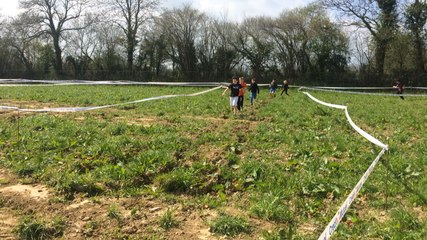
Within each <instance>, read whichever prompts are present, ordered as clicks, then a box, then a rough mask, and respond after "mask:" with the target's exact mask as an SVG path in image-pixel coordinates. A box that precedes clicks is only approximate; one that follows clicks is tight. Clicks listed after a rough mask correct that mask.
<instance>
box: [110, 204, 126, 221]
mask: <svg viewBox="0 0 427 240" xmlns="http://www.w3.org/2000/svg"><path fill="white" fill-rule="evenodd" d="M107 216H108V217H109V218H112V219H116V220H117V221H119V222H120V221H121V220H122V214H121V213H120V209H119V207H117V205H116V204H111V205H110V206H109V207H108V214H107Z"/></svg>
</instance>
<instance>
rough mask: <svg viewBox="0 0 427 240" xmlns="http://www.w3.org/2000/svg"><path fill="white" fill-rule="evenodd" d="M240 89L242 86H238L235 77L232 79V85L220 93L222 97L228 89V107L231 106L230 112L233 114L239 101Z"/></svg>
mask: <svg viewBox="0 0 427 240" xmlns="http://www.w3.org/2000/svg"><path fill="white" fill-rule="evenodd" d="M241 88H242V85H240V84H239V83H238V82H237V77H233V83H232V84H230V85H228V87H227V88H226V89H225V90H224V92H223V93H222V95H224V94H225V92H227V90H228V89H230V91H231V93H230V106H231V111H233V114H236V113H237V111H238V110H237V101H238V100H239V90H240V89H241Z"/></svg>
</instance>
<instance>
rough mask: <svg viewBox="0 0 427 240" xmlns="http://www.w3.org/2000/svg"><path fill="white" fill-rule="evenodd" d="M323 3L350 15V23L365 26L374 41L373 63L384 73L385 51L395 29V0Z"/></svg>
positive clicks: (326, 1)
mask: <svg viewBox="0 0 427 240" xmlns="http://www.w3.org/2000/svg"><path fill="white" fill-rule="evenodd" d="M323 3H324V4H325V5H326V6H328V7H330V8H332V9H335V10H337V11H338V12H340V13H341V14H342V15H343V16H347V17H350V20H351V21H352V22H351V23H350V24H351V25H354V26H357V27H362V28H366V29H367V30H368V31H369V32H370V34H371V35H372V37H373V40H374V42H375V47H376V49H375V65H376V68H377V72H378V74H379V77H380V78H381V77H382V76H383V74H384V60H385V57H386V51H387V48H388V46H389V44H390V43H391V41H392V40H393V37H394V35H395V32H396V30H397V13H396V9H397V2H396V0H357V1H354V0H323Z"/></svg>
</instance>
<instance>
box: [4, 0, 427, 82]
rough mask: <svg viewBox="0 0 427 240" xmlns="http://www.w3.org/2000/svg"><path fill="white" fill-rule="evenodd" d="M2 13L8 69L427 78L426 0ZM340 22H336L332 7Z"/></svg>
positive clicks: (110, 2) (87, 6) (61, 0)
mask: <svg viewBox="0 0 427 240" xmlns="http://www.w3.org/2000/svg"><path fill="white" fill-rule="evenodd" d="M20 7H21V8H22V9H23V13H22V14H20V15H19V16H16V17H14V18H0V24H1V30H0V77H1V78H32V79H34V78H49V79H64V78H77V79H92V80H105V79H128V80H141V81H151V80H164V81H166V80H167V81H171V80H176V81H178V80H184V81H225V80H228V79H229V78H230V77H231V76H232V75H235V74H239V75H240V74H244V75H248V76H255V77H256V78H258V79H260V80H261V81H269V80H270V79H272V78H288V79H291V80H292V81H294V82H296V81H300V82H303V81H304V82H314V83H317V84H318V83H325V84H326V83H332V82H333V83H337V82H339V83H341V84H356V83H359V84H367V83H370V84H376V85H378V84H379V83H383V82H384V81H387V80H389V78H390V77H393V78H394V77H402V76H405V77H407V79H408V80H409V79H410V80H411V81H413V82H412V84H423V83H425V80H424V76H425V71H426V70H425V57H424V55H425V43H426V34H425V23H426V19H427V5H426V3H425V2H421V1H413V2H411V3H399V2H397V1H396V0H376V1H371V0H358V1H354V0H323V1H321V2H318V3H315V4H310V5H308V6H306V7H303V8H297V9H293V10H285V11H283V12H282V14H281V15H280V16H279V17H276V18H271V17H253V18H247V19H245V20H244V21H243V22H242V23H234V22H231V21H228V20H227V19H213V18H211V17H209V16H207V15H206V14H205V13H203V12H200V11H198V10H196V9H194V8H192V7H191V6H188V5H184V6H183V7H181V8H179V9H172V10H165V9H163V10H161V9H160V7H159V2H158V0H99V1H89V0H20ZM328 8H329V9H332V10H334V14H335V15H336V16H339V20H331V18H330V17H329V15H328V12H327V9H328Z"/></svg>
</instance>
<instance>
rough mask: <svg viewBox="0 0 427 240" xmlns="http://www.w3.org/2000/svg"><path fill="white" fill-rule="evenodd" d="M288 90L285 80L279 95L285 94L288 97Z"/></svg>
mask: <svg viewBox="0 0 427 240" xmlns="http://www.w3.org/2000/svg"><path fill="white" fill-rule="evenodd" d="M288 89H289V84H288V80H285V81H283V90H282V93H281V94H280V96H282V95H283V93H286V95H288V96H289V94H288Z"/></svg>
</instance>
